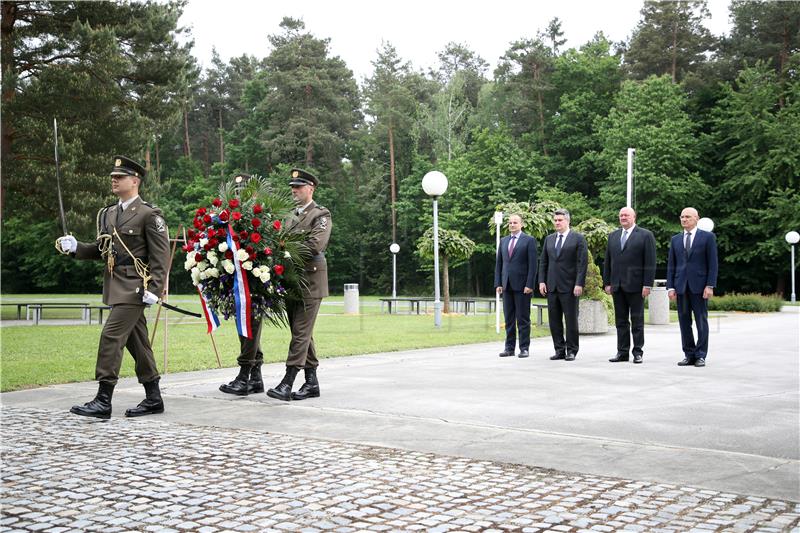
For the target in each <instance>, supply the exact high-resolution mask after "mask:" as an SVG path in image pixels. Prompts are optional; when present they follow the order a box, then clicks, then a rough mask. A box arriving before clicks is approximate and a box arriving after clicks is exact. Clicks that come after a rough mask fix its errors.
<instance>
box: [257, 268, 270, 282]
mask: <svg viewBox="0 0 800 533" xmlns="http://www.w3.org/2000/svg"><path fill="white" fill-rule="evenodd" d="M258 279H260V280H261V283H266V282H268V281H269V270H264V271H263V272H261V275H260V276H259V277H258Z"/></svg>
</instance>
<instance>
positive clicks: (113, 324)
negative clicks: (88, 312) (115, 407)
mask: <svg viewBox="0 0 800 533" xmlns="http://www.w3.org/2000/svg"><path fill="white" fill-rule="evenodd" d="M144 309H145V307H144V305H131V304H118V305H114V306H112V307H111V313H110V314H109V316H108V320H107V321H106V324H105V326H103V332H102V333H101V334H100V346H99V347H98V349H97V365H96V366H95V372H94V374H95V379H96V380H97V381H105V382H106V383H111V384H116V383H117V379H119V369H120V367H121V366H122V349H123V348H127V349H128V352H130V354H131V355H132V356H133V360H134V361H135V369H136V377H137V378H138V379H139V383H147V382H150V381H153V380H154V379H156V378H158V368H157V367H156V360H155V358H154V357H153V350H152V348H151V347H150V339H149V338H148V336H147V320H146V319H145V318H144Z"/></svg>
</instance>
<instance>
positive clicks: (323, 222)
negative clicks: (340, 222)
mask: <svg viewBox="0 0 800 533" xmlns="http://www.w3.org/2000/svg"><path fill="white" fill-rule="evenodd" d="M319 227H320V228H322V229H325V228H327V227H328V217H319Z"/></svg>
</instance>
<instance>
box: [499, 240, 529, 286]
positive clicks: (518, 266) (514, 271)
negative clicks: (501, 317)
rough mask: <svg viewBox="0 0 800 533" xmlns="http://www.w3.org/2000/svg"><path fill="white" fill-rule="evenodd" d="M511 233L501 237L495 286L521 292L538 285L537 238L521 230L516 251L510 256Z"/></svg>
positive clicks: (515, 247)
mask: <svg viewBox="0 0 800 533" xmlns="http://www.w3.org/2000/svg"><path fill="white" fill-rule="evenodd" d="M510 242H511V235H509V236H508V237H503V238H502V239H500V250H498V251H499V253H498V254H497V262H496V264H495V268H494V286H495V287H503V290H507V289H510V290H512V291H519V292H521V291H522V290H523V289H524V288H525V287H529V288H530V289H533V288H534V287H535V286H536V267H537V262H536V252H537V250H536V248H537V247H536V239H534V238H533V237H531V236H530V235H526V234H525V233H522V232H520V233H519V237H518V238H517V243H516V244H515V245H514V253H513V254H512V255H511V257H509V256H508V244H509V243H510Z"/></svg>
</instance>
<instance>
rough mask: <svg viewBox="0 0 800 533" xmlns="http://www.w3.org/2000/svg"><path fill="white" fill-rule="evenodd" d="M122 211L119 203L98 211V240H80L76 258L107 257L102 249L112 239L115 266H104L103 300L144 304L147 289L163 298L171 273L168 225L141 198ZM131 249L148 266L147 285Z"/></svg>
mask: <svg viewBox="0 0 800 533" xmlns="http://www.w3.org/2000/svg"><path fill="white" fill-rule="evenodd" d="M119 210H120V207H119V204H114V205H109V206H107V207H104V208H102V209H100V211H99V212H98V214H97V234H98V238H97V240H96V241H95V242H93V243H83V242H79V243H78V248H77V250H76V251H75V257H76V258H78V259H103V260H107V257H103V254H102V250H103V248H104V247H105V246H107V244H106V241H107V240H108V239H109V238H110V239H111V242H112V243H113V248H112V252H111V253H113V254H114V259H113V269H112V271H109V269H108V268H104V269H103V303H105V304H106V305H116V304H139V305H142V295H143V293H144V290H148V291H150V292H152V293H153V294H155V295H156V296H159V297H160V296H161V293H162V292H163V290H164V284H165V283H166V279H167V276H168V275H169V269H170V265H169V233H168V231H167V224H166V222H165V221H164V218H163V217H162V214H161V210H160V209H159V208H157V207H155V206H152V205H150V204H148V203H146V202H143V201H142V199H141V198H137V199H136V200H134V201H133V202H132V203H131V204H130V205H129V206H128V208H127V209H125V210H124V211H122V212H120V213H118V211H119ZM115 229H116V235H115V234H114V230H115ZM106 236H110V237H106ZM120 241H122V242H120ZM123 243H124V246H123ZM126 247H127V250H126ZM128 250H130V252H131V254H133V256H134V257H138V258H140V259H141V260H142V261H143V262H144V263H146V264H147V265H149V275H150V276H151V279H150V280H149V282H148V284H147V287H145V286H144V283H143V281H144V280H143V279H142V277H141V275H140V274H139V273H138V272H137V271H136V267H135V266H134V262H133V259H132V257H131V256H130V255H129V254H128ZM112 273H113V275H112Z"/></svg>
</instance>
